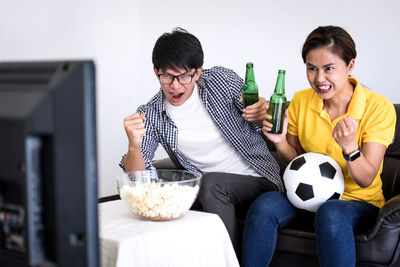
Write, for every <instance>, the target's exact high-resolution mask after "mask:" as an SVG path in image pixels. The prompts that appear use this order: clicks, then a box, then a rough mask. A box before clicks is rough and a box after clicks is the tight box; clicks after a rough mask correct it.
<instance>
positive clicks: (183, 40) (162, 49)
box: [152, 27, 204, 71]
mask: <svg viewBox="0 0 400 267" xmlns="http://www.w3.org/2000/svg"><path fill="white" fill-rule="evenodd" d="M203 58H204V53H203V49H202V47H201V43H200V41H199V39H197V38H196V36H194V35H193V34H191V33H189V32H188V31H186V30H184V29H182V28H179V27H178V28H175V29H173V30H172V32H171V33H164V34H163V35H161V36H160V37H159V38H158V40H157V42H156V44H155V45H154V48H153V58H152V60H153V65H154V67H155V68H156V69H157V70H166V69H171V70H174V71H177V70H178V69H184V70H186V71H188V70H190V69H199V68H200V67H202V66H203Z"/></svg>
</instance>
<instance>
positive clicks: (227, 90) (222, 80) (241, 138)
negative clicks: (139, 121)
mask: <svg viewBox="0 0 400 267" xmlns="http://www.w3.org/2000/svg"><path fill="white" fill-rule="evenodd" d="M197 85H198V87H199V94H200V98H201V99H202V101H203V103H204V104H205V107H206V109H207V111H208V112H209V114H210V116H211V119H212V120H213V121H214V122H215V124H216V126H217V127H218V129H219V130H220V131H221V133H222V135H223V136H224V137H225V138H226V140H227V141H228V142H229V143H230V144H231V145H232V146H233V147H234V148H235V149H236V150H237V151H238V152H239V154H240V155H241V156H242V157H243V158H244V159H245V160H246V161H247V162H248V164H249V165H250V166H251V167H253V168H254V169H255V170H256V171H257V172H258V173H259V174H260V175H261V176H263V177H266V178H267V179H268V180H270V181H271V182H273V183H274V184H275V185H276V186H277V187H278V189H279V190H281V191H283V184H282V180H281V177H280V175H279V166H278V164H277V162H276V161H275V159H274V158H273V156H272V155H271V153H270V152H269V150H268V148H267V145H266V143H265V141H264V140H263V138H262V137H261V135H260V132H261V129H260V127H259V126H258V124H257V123H256V122H252V123H250V122H248V121H246V120H245V119H244V118H243V117H242V109H243V104H242V102H240V101H239V99H240V94H241V92H242V85H243V80H242V79H241V78H240V77H239V76H238V75H237V74H236V73H234V72H233V71H232V70H229V69H226V68H223V67H213V68H211V69H205V70H203V72H202V74H201V77H200V78H199V79H198V80H197ZM137 112H138V113H145V114H146V120H145V122H144V125H145V128H146V135H145V136H144V137H143V142H142V147H141V152H142V155H143V159H144V161H145V163H146V169H151V168H154V167H153V166H152V164H151V162H152V160H153V157H154V152H155V151H156V149H157V147H158V144H161V145H162V146H163V147H164V149H165V151H166V152H167V153H168V155H169V157H170V158H171V160H172V161H173V162H174V164H175V165H176V166H177V167H178V168H184V169H186V170H188V171H192V172H201V171H200V170H199V169H198V168H197V167H196V166H194V165H193V164H192V163H191V162H189V161H188V160H187V159H186V158H185V157H184V156H183V155H182V153H181V152H180V151H179V149H178V144H177V140H178V129H177V127H176V126H175V124H174V122H173V121H172V120H171V119H170V118H169V116H168V115H167V113H166V110H165V104H164V95H163V93H162V90H160V91H159V92H158V93H157V94H156V95H155V96H154V97H153V98H152V99H151V100H150V101H149V102H148V103H147V104H146V105H142V106H140V107H139V108H138V109H137ZM124 159H125V155H124V156H123V158H122V160H121V162H120V167H121V168H123V169H124ZM221 171H223V170H221Z"/></svg>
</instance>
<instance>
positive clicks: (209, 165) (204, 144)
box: [165, 84, 260, 176]
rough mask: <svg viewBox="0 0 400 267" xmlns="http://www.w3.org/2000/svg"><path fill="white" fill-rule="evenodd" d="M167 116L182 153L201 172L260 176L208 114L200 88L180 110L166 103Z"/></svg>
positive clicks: (196, 89) (194, 91)
mask: <svg viewBox="0 0 400 267" xmlns="http://www.w3.org/2000/svg"><path fill="white" fill-rule="evenodd" d="M165 107H166V112H167V114H168V115H169V117H170V118H171V120H172V121H173V122H174V123H175V125H176V127H177V128H178V149H179V151H180V152H181V153H182V154H183V155H184V156H185V157H186V158H187V159H188V160H189V161H190V162H191V163H192V164H193V165H195V166H196V167H197V168H199V169H200V170H201V171H202V172H227V173H237V174H245V175H254V176H260V174H258V173H257V172H256V171H255V170H254V169H253V168H252V167H251V166H250V165H249V164H248V163H247V161H246V160H245V159H244V158H243V157H242V156H241V155H240V154H239V152H237V151H236V150H235V149H234V147H233V146H232V145H231V144H229V142H228V141H227V140H226V139H225V137H224V136H223V135H222V134H221V132H220V131H219V129H218V128H217V126H216V125H215V123H214V121H213V120H212V119H211V117H210V115H209V113H208V112H207V110H206V108H205V106H204V104H203V101H202V100H201V98H200V95H199V92H198V88H197V84H196V85H195V87H194V90H193V93H192V95H191V96H190V97H189V99H187V100H186V101H185V103H183V104H182V105H180V106H173V105H171V104H170V103H169V102H168V100H165Z"/></svg>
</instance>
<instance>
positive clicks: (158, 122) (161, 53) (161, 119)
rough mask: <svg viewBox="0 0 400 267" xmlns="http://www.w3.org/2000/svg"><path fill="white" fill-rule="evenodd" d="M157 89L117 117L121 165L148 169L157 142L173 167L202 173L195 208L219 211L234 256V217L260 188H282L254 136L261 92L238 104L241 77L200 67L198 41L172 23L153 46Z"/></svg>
mask: <svg viewBox="0 0 400 267" xmlns="http://www.w3.org/2000/svg"><path fill="white" fill-rule="evenodd" d="M152 60H153V65H154V72H155V74H156V77H157V78H158V80H159V82H160V85H161V90H160V91H159V92H158V93H157V94H156V95H155V96H154V97H153V98H152V99H151V100H150V101H149V102H148V103H147V104H146V105H142V106H140V107H139V108H138V109H137V113H134V114H132V115H130V116H128V117H126V118H125V120H124V127H125V130H126V133H127V136H128V139H129V147H128V153H127V154H126V155H124V157H123V159H122V160H121V163H120V166H121V167H122V168H123V169H124V170H125V171H135V170H144V169H151V168H153V166H152V159H153V157H154V152H155V150H156V148H157V146H158V144H161V145H162V146H163V147H164V149H165V151H166V152H167V153H168V155H169V157H170V158H171V160H172V161H173V163H174V164H175V165H176V167H178V168H183V169H186V170H188V171H192V172H201V173H203V174H204V176H203V178H202V182H201V188H200V192H199V195H198V202H200V204H201V206H202V210H204V211H206V212H212V213H216V214H218V215H219V216H220V217H221V219H222V221H223V222H224V224H225V226H226V228H227V230H228V233H229V235H230V237H231V240H232V243H233V245H234V248H235V250H236V253H237V255H238V257H239V258H240V244H241V237H240V235H239V230H238V224H237V218H242V219H244V218H245V215H246V212H247V209H248V207H249V206H250V204H251V203H252V202H253V200H255V199H256V198H257V196H259V195H260V194H262V193H263V192H266V191H271V190H276V189H278V190H283V185H282V181H281V178H280V175H279V166H278V164H277V163H276V161H275V160H274V158H273V157H272V155H271V154H270V152H269V150H268V148H267V145H266V143H265V142H264V140H263V138H262V136H261V135H260V131H261V128H260V127H259V125H258V123H260V122H262V120H263V119H265V116H266V107H265V105H266V104H265V99H264V98H260V100H259V101H258V102H257V103H255V104H253V105H251V106H249V107H247V108H246V109H243V104H242V102H241V100H240V98H241V89H242V85H243V80H242V79H241V78H240V77H239V76H238V75H237V74H236V73H234V72H233V71H232V70H229V69H226V68H223V67H213V68H211V69H204V70H203V68H202V66H203V50H202V47H201V44H200V41H199V40H198V39H197V38H196V37H195V36H194V35H192V34H190V33H188V32H187V31H185V30H183V29H181V28H176V29H174V30H173V31H172V32H171V33H165V34H163V35H162V36H161V37H160V38H159V39H158V40H157V42H156V44H155V46H154V49H153V58H152Z"/></svg>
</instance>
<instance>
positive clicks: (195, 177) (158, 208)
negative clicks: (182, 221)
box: [116, 170, 202, 221]
mask: <svg viewBox="0 0 400 267" xmlns="http://www.w3.org/2000/svg"><path fill="white" fill-rule="evenodd" d="M201 177H202V175H201V174H200V173H193V172H189V171H184V170H145V171H133V172H126V173H124V174H122V175H120V176H118V177H117V179H116V180H117V186H118V193H119V195H120V197H121V199H122V200H123V201H124V202H125V203H126V204H128V206H129V208H130V209H131V210H132V211H133V213H134V214H135V215H137V216H139V217H141V218H144V219H148V220H155V221H162V220H172V219H176V218H179V217H181V216H183V214H184V213H185V212H186V211H187V210H189V209H190V207H191V206H192V204H193V202H194V201H195V199H196V197H197V194H198V192H199V188H200V181H201Z"/></svg>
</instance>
